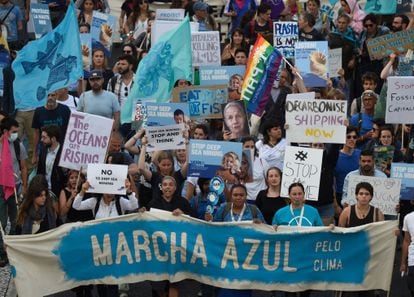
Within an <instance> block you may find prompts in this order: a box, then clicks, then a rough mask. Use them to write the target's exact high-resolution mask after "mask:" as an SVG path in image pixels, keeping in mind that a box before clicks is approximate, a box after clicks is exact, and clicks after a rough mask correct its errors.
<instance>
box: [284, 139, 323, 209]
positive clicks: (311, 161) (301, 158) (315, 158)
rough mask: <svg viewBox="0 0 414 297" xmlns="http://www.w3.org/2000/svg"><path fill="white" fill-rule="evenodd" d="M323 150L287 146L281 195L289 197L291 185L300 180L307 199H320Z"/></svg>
mask: <svg viewBox="0 0 414 297" xmlns="http://www.w3.org/2000/svg"><path fill="white" fill-rule="evenodd" d="M322 154H323V150H319V149H311V148H305V147H298V146H287V147H286V151H285V162H284V164H283V176H282V188H281V191H280V196H281V197H289V186H290V185H291V184H292V183H295V182H300V183H302V184H303V186H304V187H305V198H306V199H307V200H313V201H317V200H318V193H319V183H320V179H321V170H322Z"/></svg>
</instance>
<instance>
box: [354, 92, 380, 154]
mask: <svg viewBox="0 0 414 297" xmlns="http://www.w3.org/2000/svg"><path fill="white" fill-rule="evenodd" d="M361 99H362V104H363V105H364V108H365V110H364V111H363V112H362V111H361V112H359V113H357V114H354V115H353V116H352V117H351V119H350V121H349V123H350V125H352V126H355V127H358V130H359V135H360V137H359V138H358V142H357V146H358V148H361V147H363V146H364V145H365V143H366V142H367V141H368V140H370V139H371V138H372V133H373V131H372V125H373V120H374V112H375V105H376V104H377V99H378V95H377V94H376V93H375V92H374V91H371V90H366V91H364V92H363V93H362V95H361Z"/></svg>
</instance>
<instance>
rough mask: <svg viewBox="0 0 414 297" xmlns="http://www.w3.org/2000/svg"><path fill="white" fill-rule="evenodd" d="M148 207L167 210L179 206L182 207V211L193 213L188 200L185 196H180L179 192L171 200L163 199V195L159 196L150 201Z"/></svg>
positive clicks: (188, 213)
mask: <svg viewBox="0 0 414 297" xmlns="http://www.w3.org/2000/svg"><path fill="white" fill-rule="evenodd" d="M176 193H177V192H176ZM147 208H148V209H151V208H157V209H162V210H166V211H173V210H175V209H177V208H179V209H181V211H182V212H184V213H185V214H187V215H192V212H193V210H192V208H191V206H190V203H189V202H188V200H187V199H185V198H183V197H180V196H179V195H177V194H174V197H173V199H171V201H169V202H168V201H166V200H165V199H163V198H162V197H160V198H157V199H152V200H151V201H150V202H149V203H148V207H147Z"/></svg>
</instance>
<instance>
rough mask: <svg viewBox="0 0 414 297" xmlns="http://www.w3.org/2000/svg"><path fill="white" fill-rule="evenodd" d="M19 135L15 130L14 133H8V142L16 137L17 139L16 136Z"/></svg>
mask: <svg viewBox="0 0 414 297" xmlns="http://www.w3.org/2000/svg"><path fill="white" fill-rule="evenodd" d="M18 136H19V134H18V133H17V132H15V133H11V134H10V135H9V141H10V142H14V141H15V140H16V139H17V137H18Z"/></svg>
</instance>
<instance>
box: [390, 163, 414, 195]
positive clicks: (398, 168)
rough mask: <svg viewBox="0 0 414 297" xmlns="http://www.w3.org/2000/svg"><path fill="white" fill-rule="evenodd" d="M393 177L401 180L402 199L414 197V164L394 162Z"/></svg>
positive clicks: (392, 165) (392, 166)
mask: <svg viewBox="0 0 414 297" xmlns="http://www.w3.org/2000/svg"><path fill="white" fill-rule="evenodd" d="M391 177H392V178H397V179H400V180H401V192H400V199H401V200H413V199H414V164H404V163H392V164H391Z"/></svg>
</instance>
